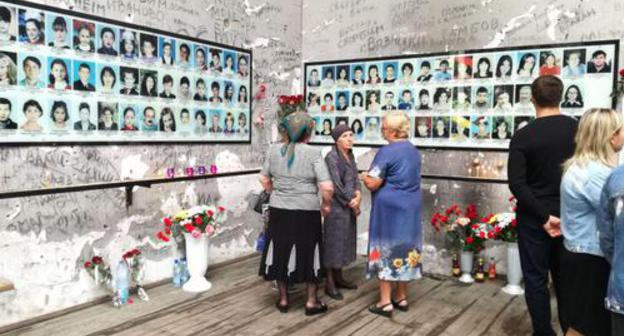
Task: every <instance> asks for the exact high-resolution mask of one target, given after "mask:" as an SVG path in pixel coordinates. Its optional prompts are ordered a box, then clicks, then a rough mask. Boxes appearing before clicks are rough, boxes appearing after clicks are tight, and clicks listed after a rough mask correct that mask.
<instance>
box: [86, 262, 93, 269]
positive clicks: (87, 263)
mask: <svg viewBox="0 0 624 336" xmlns="http://www.w3.org/2000/svg"><path fill="white" fill-rule="evenodd" d="M91 266H93V265H92V264H91V262H90V261H87V262H86V263H84V267H85V268H91Z"/></svg>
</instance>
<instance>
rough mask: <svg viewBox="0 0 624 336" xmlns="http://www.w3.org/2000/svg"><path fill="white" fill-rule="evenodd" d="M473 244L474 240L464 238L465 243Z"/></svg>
mask: <svg viewBox="0 0 624 336" xmlns="http://www.w3.org/2000/svg"><path fill="white" fill-rule="evenodd" d="M473 242H474V239H472V237H466V243H468V244H472V243H473Z"/></svg>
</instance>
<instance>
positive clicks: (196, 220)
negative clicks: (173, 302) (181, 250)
mask: <svg viewBox="0 0 624 336" xmlns="http://www.w3.org/2000/svg"><path fill="white" fill-rule="evenodd" d="M225 220H226V212H225V208H223V207H221V206H220V207H214V206H206V205H202V206H196V207H193V208H191V209H188V210H183V211H180V212H178V213H177V214H175V215H174V216H167V217H164V218H163V220H162V222H163V224H164V230H163V231H159V232H158V233H157V234H156V235H157V237H158V238H159V239H160V240H162V241H164V242H169V241H170V240H171V238H174V239H175V240H176V241H177V240H181V239H182V237H184V243H185V250H186V259H187V260H188V270H189V274H190V276H191V277H190V279H189V280H188V281H187V282H186V283H185V284H184V285H183V286H182V288H183V289H184V290H185V291H189V292H202V291H205V290H208V289H210V288H211V287H212V284H211V283H210V282H208V281H207V280H206V278H205V277H204V275H205V274H206V270H207V269H208V247H209V245H208V238H209V237H212V236H214V235H215V234H216V233H217V232H218V231H219V229H220V226H221V223H223V222H224V221H225Z"/></svg>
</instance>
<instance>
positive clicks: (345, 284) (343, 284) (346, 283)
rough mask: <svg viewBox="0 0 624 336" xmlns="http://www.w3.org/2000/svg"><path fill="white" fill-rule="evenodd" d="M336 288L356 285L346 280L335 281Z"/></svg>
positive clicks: (354, 287)
mask: <svg viewBox="0 0 624 336" xmlns="http://www.w3.org/2000/svg"><path fill="white" fill-rule="evenodd" d="M336 288H342V289H351V290H354V289H357V288H358V286H357V285H356V284H354V283H352V282H347V281H344V280H342V281H336Z"/></svg>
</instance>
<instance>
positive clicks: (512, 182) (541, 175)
mask: <svg viewBox="0 0 624 336" xmlns="http://www.w3.org/2000/svg"><path fill="white" fill-rule="evenodd" d="M531 93H532V98H531V100H532V102H533V104H534V105H535V109H536V113H537V118H536V119H535V120H534V121H533V122H531V123H530V124H528V125H527V126H525V127H524V128H522V129H521V130H518V131H517V132H516V134H515V135H514V137H513V138H512V139H511V143H510V145H509V161H508V164H507V167H508V174H507V175H508V179H509V189H511V192H512V193H513V195H514V196H515V197H516V199H517V200H518V211H517V221H518V247H519V249H520V262H521V264H522V273H523V275H524V279H525V289H526V292H525V298H526V302H527V306H528V309H529V314H530V315H531V320H532V323H533V335H555V332H554V331H553V329H552V327H551V325H550V320H551V315H550V295H549V292H548V272H549V271H550V273H551V276H552V279H553V284H554V287H555V293H556V296H557V308H558V311H559V322H560V323H561V327H562V329H563V332H564V333H565V331H566V329H567V323H566V322H565V316H562V314H561V312H562V308H561V306H562V303H561V300H560V290H561V288H560V285H559V284H560V272H559V255H560V252H561V250H562V249H563V248H564V247H563V241H562V237H561V231H560V220H559V216H560V213H559V212H560V208H559V207H560V206H559V187H560V184H561V175H562V164H563V163H564V161H566V160H567V159H568V158H570V157H571V156H572V154H573V153H574V147H575V144H574V137H575V135H576V129H577V122H576V121H575V120H574V119H572V118H570V117H567V116H563V115H562V114H561V111H560V110H559V104H560V102H561V97H562V93H563V83H562V82H561V80H560V79H559V78H557V77H555V76H541V77H539V78H537V79H536V80H535V81H534V82H533V84H532V85H531Z"/></svg>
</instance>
